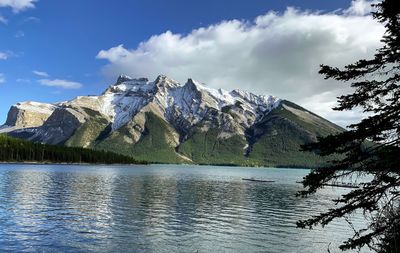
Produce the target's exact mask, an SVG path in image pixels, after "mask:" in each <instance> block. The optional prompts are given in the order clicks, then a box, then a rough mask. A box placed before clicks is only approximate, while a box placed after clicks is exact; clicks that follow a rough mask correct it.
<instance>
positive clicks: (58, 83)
mask: <svg viewBox="0 0 400 253" xmlns="http://www.w3.org/2000/svg"><path fill="white" fill-rule="evenodd" d="M38 82H39V83H40V84H41V85H44V86H49V87H60V88H64V89H79V88H81V87H82V84H81V83H78V82H72V81H68V80H62V79H53V80H50V79H40V80H38Z"/></svg>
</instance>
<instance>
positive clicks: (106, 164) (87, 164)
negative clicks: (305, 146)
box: [0, 161, 312, 170]
mask: <svg viewBox="0 0 400 253" xmlns="http://www.w3.org/2000/svg"><path fill="white" fill-rule="evenodd" d="M1 164H10V165H82V166H96V165H101V166H132V165H179V166H185V165H188V166H193V165H194V166H215V167H231V168H235V167H241V168H253V169H256V168H269V169H306V170H310V169H312V168H305V167H290V166H244V165H229V164H223V165H222V164H188V163H54V162H4V161H0V165H1Z"/></svg>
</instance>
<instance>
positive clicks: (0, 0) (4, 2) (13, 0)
mask: <svg viewBox="0 0 400 253" xmlns="http://www.w3.org/2000/svg"><path fill="white" fill-rule="evenodd" d="M35 2H36V0H0V7H10V8H12V10H13V12H14V13H18V12H21V11H24V10H26V9H30V8H34V7H35V4H34V3H35Z"/></svg>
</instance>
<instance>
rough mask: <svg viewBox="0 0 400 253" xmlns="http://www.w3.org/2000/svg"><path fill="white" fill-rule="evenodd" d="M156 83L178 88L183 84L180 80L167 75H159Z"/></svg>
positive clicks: (161, 85) (158, 85) (160, 85)
mask: <svg viewBox="0 0 400 253" xmlns="http://www.w3.org/2000/svg"><path fill="white" fill-rule="evenodd" d="M154 83H155V85H156V86H157V87H165V88H176V87H179V86H181V85H180V84H179V82H178V81H175V80H174V79H172V78H169V77H168V76H166V75H159V76H157V78H156V80H155V81H154Z"/></svg>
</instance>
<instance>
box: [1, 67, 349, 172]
mask: <svg viewBox="0 0 400 253" xmlns="http://www.w3.org/2000/svg"><path fill="white" fill-rule="evenodd" d="M341 131H343V129H342V128H341V127H339V126H337V125H335V124H333V123H331V122H329V121H327V120H325V119H323V118H321V117H319V116H318V115H315V114H313V113H312V112H309V111H307V110H305V109H304V108H302V107H300V106H298V105H296V104H294V103H291V102H289V101H286V100H281V99H278V98H276V97H274V96H264V95H255V94H253V93H250V92H245V91H242V90H233V91H231V92H227V91H224V90H221V89H219V90H215V89H211V88H208V87H206V86H204V85H203V84H200V83H198V82H196V81H194V80H192V79H189V80H188V81H187V82H186V83H185V84H184V85H181V84H179V83H178V82H176V81H174V80H172V79H170V78H168V77H166V76H163V75H161V76H158V77H157V79H156V80H155V81H152V82H151V81H149V80H148V79H146V78H140V79H133V78H131V77H129V76H125V75H121V76H120V77H119V78H118V80H117V82H116V83H115V84H113V85H111V86H109V87H108V88H107V89H106V90H105V91H104V92H103V94H101V95H100V96H81V97H77V98H75V99H73V100H71V101H67V102H61V103H56V104H44V103H37V102H23V103H18V104H16V105H14V106H12V107H11V109H10V111H9V113H8V118H7V121H6V123H5V125H3V126H2V127H1V128H0V132H6V133H8V134H9V135H10V136H14V137H18V138H23V139H26V140H30V141H34V142H41V143H47V144H63V145H66V146H73V147H86V148H93V149H99V150H110V151H114V152H118V153H120V154H124V155H129V156H132V157H134V158H136V159H138V160H146V161H150V162H157V163H199V164H230V165H258V166H296V167H297V166H315V165H316V164H320V163H322V162H323V160H322V159H321V158H320V157H319V156H318V155H316V154H314V153H307V152H301V151H299V149H300V145H301V144H305V143H309V142H312V141H315V140H316V138H317V137H318V136H325V135H329V134H334V133H338V132H341Z"/></svg>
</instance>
